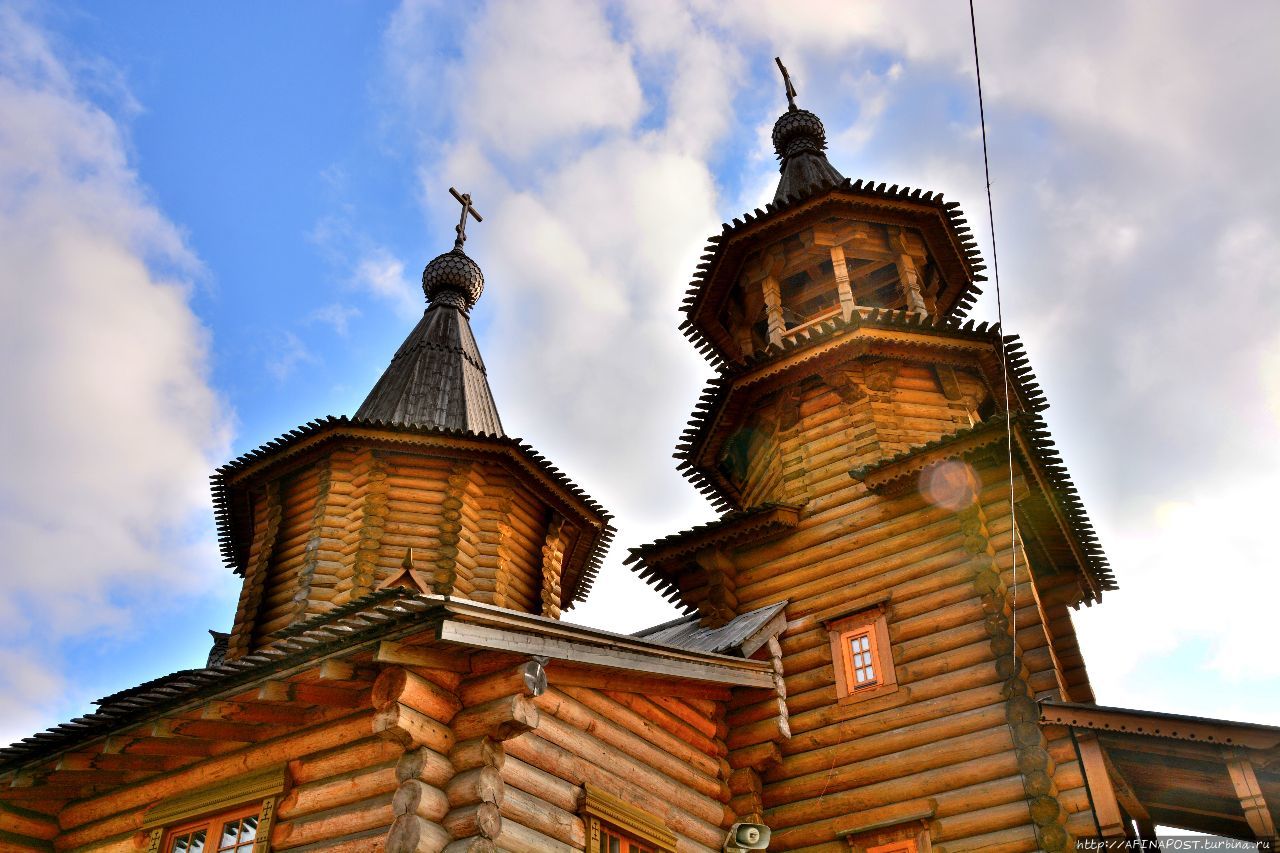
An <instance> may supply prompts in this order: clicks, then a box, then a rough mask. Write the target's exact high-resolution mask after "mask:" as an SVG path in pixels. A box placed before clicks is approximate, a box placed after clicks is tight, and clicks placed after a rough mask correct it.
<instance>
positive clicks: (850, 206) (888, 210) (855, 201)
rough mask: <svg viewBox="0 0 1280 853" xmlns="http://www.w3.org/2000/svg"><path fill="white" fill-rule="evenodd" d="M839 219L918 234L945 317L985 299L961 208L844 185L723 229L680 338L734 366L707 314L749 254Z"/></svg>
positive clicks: (687, 303) (699, 277) (882, 188)
mask: <svg viewBox="0 0 1280 853" xmlns="http://www.w3.org/2000/svg"><path fill="white" fill-rule="evenodd" d="M840 214H844V215H846V216H848V217H850V218H855V219H858V220H862V221H867V222H880V223H883V224H898V225H903V224H905V225H911V226H913V227H915V228H918V229H920V231H921V234H922V236H923V237H924V240H925V243H926V245H927V246H928V248H929V251H930V254H931V255H933V256H934V257H935V259H937V260H938V262H939V265H940V266H941V267H942V268H943V270H944V278H945V279H946V280H947V281H948V283H949V284H950V287H949V288H948V289H947V292H946V297H945V301H944V304H943V306H942V311H941V313H942V315H943V316H951V315H953V314H954V315H963V313H964V312H965V311H967V310H968V309H969V308H970V307H971V306H972V305H973V302H974V300H975V299H976V297H977V295H978V294H979V293H981V290H980V289H979V288H978V287H977V285H976V284H975V282H978V281H984V280H985V277H984V276H983V275H981V273H980V271H981V270H983V269H985V267H984V266H983V265H982V263H981V260H982V259H981V254H980V253H979V251H978V246H977V243H976V241H975V240H974V239H973V235H972V234H971V233H970V230H969V228H968V225H967V224H966V220H965V219H964V214H963V213H962V212H961V211H960V209H959V205H958V204H957V203H955V202H943V200H942V195H941V194H940V193H939V194H937V195H935V194H933V193H931V192H929V193H926V192H922V191H921V190H913V189H911V188H910V187H901V188H900V187H898V185H897V184H894V185H893V186H890V187H886V185H885V184H883V183H881V184H876V183H875V182H873V181H861V180H859V181H851V180H848V179H846V180H845V181H844V182H843V183H840V184H837V185H835V186H833V187H822V188H817V189H815V191H814V192H813V193H811V194H809V195H807V196H805V197H802V198H795V197H790V198H787V199H785V200H783V201H781V202H779V203H771V204H768V205H766V206H765V209H764V210H760V209H759V208H757V209H756V210H755V211H754V213H746V214H743V216H742V217H741V218H738V219H734V220H733V222H732V224H730V223H725V224H724V225H723V226H722V227H721V233H720V234H718V235H716V236H714V237H712V238H711V239H710V240H709V241H708V244H707V248H706V250H705V252H704V254H703V255H702V258H701V260H700V262H699V264H698V272H697V273H696V274H695V276H694V278H693V281H692V282H690V285H689V288H688V290H687V291H686V293H685V298H684V301H683V303H682V305H681V310H682V311H683V312H684V314H685V317H686V319H685V320H684V322H682V323H681V324H680V329H681V331H683V332H684V334H685V336H686V337H687V338H689V340H690V341H691V342H692V343H693V345H694V346H695V347H696V348H697V349H698V351H699V352H700V353H702V354H703V355H704V356H705V357H706V358H707V359H708V361H710V362H711V363H712V364H713V365H714V366H716V367H723V366H725V365H727V364H728V362H729V361H730V359H726V354H727V353H728V352H731V351H732V346H733V344H732V341H729V340H727V339H722V336H720V335H717V334H716V333H715V331H714V329H713V328H711V327H710V324H707V323H704V322H703V320H704V319H705V317H704V315H705V314H707V313H708V310H710V311H711V312H712V313H714V310H715V308H716V307H717V306H718V304H719V299H720V298H721V297H722V295H723V293H724V292H725V291H727V289H728V287H729V285H730V283H731V280H732V278H733V276H734V275H735V274H736V272H737V268H738V266H739V265H740V264H741V260H742V257H744V255H745V252H746V251H749V249H750V248H751V247H752V246H755V245H759V244H760V243H762V242H766V241H768V240H770V239H776V238H777V237H779V236H782V234H783V232H784V231H785V230H786V229H789V228H794V227H796V226H797V225H798V224H799V223H800V222H802V221H807V220H809V219H819V218H822V217H826V216H831V215H840ZM733 360H736V359H733Z"/></svg>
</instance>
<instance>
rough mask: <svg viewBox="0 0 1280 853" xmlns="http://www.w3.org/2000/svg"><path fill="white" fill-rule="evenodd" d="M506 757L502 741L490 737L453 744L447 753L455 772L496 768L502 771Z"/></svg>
mask: <svg viewBox="0 0 1280 853" xmlns="http://www.w3.org/2000/svg"><path fill="white" fill-rule="evenodd" d="M506 760H507V755H506V752H505V750H504V749H503V747H502V741H500V740H494V739H493V738H490V737H477V738H469V739H468V740H460V741H458V742H457V743H456V744H454V747H453V751H452V752H450V753H449V761H450V762H451V763H452V765H453V768H454V770H455V771H458V772H461V771H463V770H474V769H475V768H477V767H496V768H498V769H499V770H501V769H502V765H503V762H505V761H506Z"/></svg>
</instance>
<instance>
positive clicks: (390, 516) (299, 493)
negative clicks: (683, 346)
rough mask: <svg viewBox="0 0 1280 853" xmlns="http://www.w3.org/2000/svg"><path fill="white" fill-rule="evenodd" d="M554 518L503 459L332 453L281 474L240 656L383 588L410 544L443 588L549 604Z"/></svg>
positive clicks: (270, 492)
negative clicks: (547, 561)
mask: <svg viewBox="0 0 1280 853" xmlns="http://www.w3.org/2000/svg"><path fill="white" fill-rule="evenodd" d="M551 515H552V513H551V512H550V510H549V509H548V508H547V506H546V504H545V503H544V502H543V501H542V500H541V499H540V498H539V497H538V496H537V495H535V494H534V493H533V492H532V491H531V490H530V489H529V488H528V487H527V486H524V485H522V484H521V483H520V481H518V480H517V478H516V477H515V476H513V475H512V473H511V472H510V471H508V470H507V469H506V468H505V467H504V466H502V465H500V464H497V463H486V462H481V461H463V462H459V461H457V460H450V459H446V458H444V457H440V456H430V455H426V454H414V453H407V452H394V451H387V450H378V449H374V448H356V447H344V448H338V449H335V450H332V451H331V452H329V453H328V454H326V455H325V456H324V457H323V458H321V459H320V460H318V461H315V462H313V463H310V464H308V465H306V466H305V467H303V468H302V469H300V470H295V471H293V472H290V473H288V474H286V475H282V476H281V477H280V478H279V479H277V480H275V481H273V482H272V483H271V484H270V486H269V487H268V488H267V489H266V490H265V492H264V494H263V495H262V497H261V498H260V499H259V500H258V501H257V502H256V505H255V513H254V522H253V523H254V533H255V536H254V538H253V540H252V542H251V544H250V549H249V555H248V559H247V566H246V578H245V584H244V588H243V591H242V594H241V600H240V605H239V608H238V610H237V615H236V622H235V626H234V627H233V629H232V636H231V640H230V642H229V646H228V649H229V655H230V656H231V657H232V658H235V657H239V656H242V655H244V654H247V653H248V652H249V651H251V650H252V649H254V648H257V647H259V646H261V645H262V644H264V643H266V642H269V641H270V640H271V639H272V638H273V637H274V636H275V635H276V633H277V632H278V631H280V630H281V629H282V628H286V627H288V626H289V625H292V624H293V623H294V622H297V621H298V620H300V619H303V618H306V617H309V616H314V615H318V614H323V613H326V612H328V611H329V610H330V609H332V608H333V607H335V606H340V605H343V604H346V603H348V602H350V601H352V600H354V599H356V598H359V597H360V596H363V595H366V594H368V593H369V592H371V591H373V590H375V589H377V588H378V586H379V585H380V584H381V583H382V582H383V581H385V580H386V579H387V578H389V577H391V576H392V575H393V574H395V573H396V572H397V571H398V570H399V569H400V568H401V567H402V564H403V562H404V560H405V557H406V554H407V553H408V552H409V550H410V549H412V551H413V565H414V568H415V569H416V570H417V571H418V572H419V573H420V575H421V576H423V577H426V578H430V579H431V581H432V583H433V584H435V585H437V586H436V587H435V589H436V591H440V590H442V589H448V591H449V592H450V593H451V594H453V595H456V596H458V597H461V598H470V599H473V600H476V601H481V602H485V603H489V604H496V605H499V606H501V607H509V608H512V609H515V610H521V611H524V612H527V613H542V612H545V611H547V608H546V606H545V605H544V602H543V553H544V547H545V546H546V543H547V537H548V532H549V528H550V524H551ZM558 612H559V610H558V607H557V608H553V612H551V613H550V614H549V615H558Z"/></svg>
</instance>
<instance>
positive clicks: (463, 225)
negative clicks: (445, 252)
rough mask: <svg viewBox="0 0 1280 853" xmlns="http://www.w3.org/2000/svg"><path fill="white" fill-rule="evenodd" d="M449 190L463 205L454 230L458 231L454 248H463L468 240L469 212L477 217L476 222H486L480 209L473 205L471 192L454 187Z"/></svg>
mask: <svg viewBox="0 0 1280 853" xmlns="http://www.w3.org/2000/svg"><path fill="white" fill-rule="evenodd" d="M449 192H450V193H451V194H452V195H453V197H454V198H456V199H457V200H458V204H461V205H462V215H461V216H460V217H459V218H458V224H457V225H456V226H455V227H454V230H455V231H457V232H458V237H457V239H455V240H454V241H453V248H455V249H461V248H462V244H463V243H465V242H467V214H468V213H470V214H471V215H472V216H474V217H475V220H476V222H484V217H483V216H481V215H480V211H478V210H476V209H475V208H474V207H472V205H471V193H460V192H458V191H457V190H455V189H454V188H453V187H449Z"/></svg>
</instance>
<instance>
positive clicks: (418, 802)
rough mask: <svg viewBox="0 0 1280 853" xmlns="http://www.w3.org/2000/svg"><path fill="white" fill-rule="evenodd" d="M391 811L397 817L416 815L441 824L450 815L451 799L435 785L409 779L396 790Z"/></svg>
mask: <svg viewBox="0 0 1280 853" xmlns="http://www.w3.org/2000/svg"><path fill="white" fill-rule="evenodd" d="M391 810H392V811H393V812H395V814H396V816H397V817H398V816H400V815H416V816H417V817H421V818H426V819H427V820H429V821H433V822H435V823H439V822H440V821H441V820H443V819H444V816H445V815H447V814H448V813H449V798H448V797H447V796H445V793H444V792H443V791H441V790H440V789H439V788H437V787H435V786H433V785H428V784H427V783H426V782H423V781H421V780H419V779H409V780H406V781H405V782H402V783H401V784H400V787H399V788H397V789H396V792H395V795H394V796H393V797H392V798H391Z"/></svg>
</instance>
